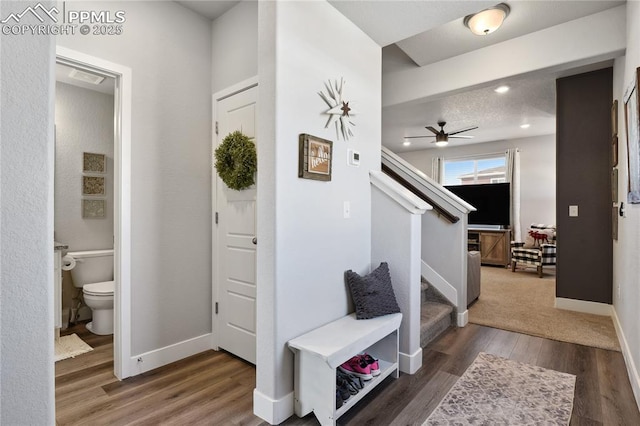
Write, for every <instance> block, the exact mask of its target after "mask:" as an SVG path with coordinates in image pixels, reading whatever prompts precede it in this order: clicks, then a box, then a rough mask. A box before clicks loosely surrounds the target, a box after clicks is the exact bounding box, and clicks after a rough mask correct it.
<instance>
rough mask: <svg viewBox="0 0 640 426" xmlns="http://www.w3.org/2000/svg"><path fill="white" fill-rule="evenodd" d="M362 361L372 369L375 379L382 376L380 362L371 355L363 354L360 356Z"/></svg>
mask: <svg viewBox="0 0 640 426" xmlns="http://www.w3.org/2000/svg"><path fill="white" fill-rule="evenodd" d="M360 359H362V360H363V361H364V362H366V363H367V365H368V366H369V368H370V369H371V375H372V376H373V377H376V376H379V375H380V365H379V364H378V360H377V359H375V358H374V357H372V356H371V355H369V354H367V353H365V354H362V355H361V356H360Z"/></svg>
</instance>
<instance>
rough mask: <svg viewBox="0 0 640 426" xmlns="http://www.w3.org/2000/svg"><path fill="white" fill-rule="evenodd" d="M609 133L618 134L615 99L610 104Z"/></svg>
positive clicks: (616, 102)
mask: <svg viewBox="0 0 640 426" xmlns="http://www.w3.org/2000/svg"><path fill="white" fill-rule="evenodd" d="M611 135H612V136H617V135H618V100H617V99H615V100H614V101H613V104H612V105H611Z"/></svg>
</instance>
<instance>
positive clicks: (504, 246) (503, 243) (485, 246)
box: [467, 227, 511, 266]
mask: <svg viewBox="0 0 640 426" xmlns="http://www.w3.org/2000/svg"><path fill="white" fill-rule="evenodd" d="M467 235H468V239H467V246H468V249H469V251H479V252H480V263H482V264H483V265H500V266H509V264H510V263H511V230H510V229H479V228H471V227H470V228H469V229H468V234H467Z"/></svg>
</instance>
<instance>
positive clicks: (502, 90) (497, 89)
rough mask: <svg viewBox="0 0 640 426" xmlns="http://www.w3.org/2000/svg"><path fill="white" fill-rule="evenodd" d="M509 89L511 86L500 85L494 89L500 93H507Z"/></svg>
mask: <svg viewBox="0 0 640 426" xmlns="http://www.w3.org/2000/svg"><path fill="white" fill-rule="evenodd" d="M508 91H509V86H500V87H497V88H495V89H494V92H496V93H500V94H503V93H507V92H508Z"/></svg>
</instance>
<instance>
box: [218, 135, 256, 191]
mask: <svg viewBox="0 0 640 426" xmlns="http://www.w3.org/2000/svg"><path fill="white" fill-rule="evenodd" d="M214 156H215V159H216V162H215V166H216V170H217V171H218V176H220V179H222V181H223V182H224V183H225V184H226V185H227V186H228V187H229V188H231V189H235V190H236V191H240V190H243V189H247V188H249V187H250V186H251V185H253V184H254V183H255V174H256V170H258V156H257V154H256V145H255V144H254V143H253V142H252V141H251V138H249V137H248V136H247V135H245V134H243V133H242V132H240V131H238V130H236V131H235V132H233V133H229V134H228V135H227V136H226V137H225V138H224V139H223V140H222V143H221V144H220V146H218V147H217V148H216V150H215V153H214Z"/></svg>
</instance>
